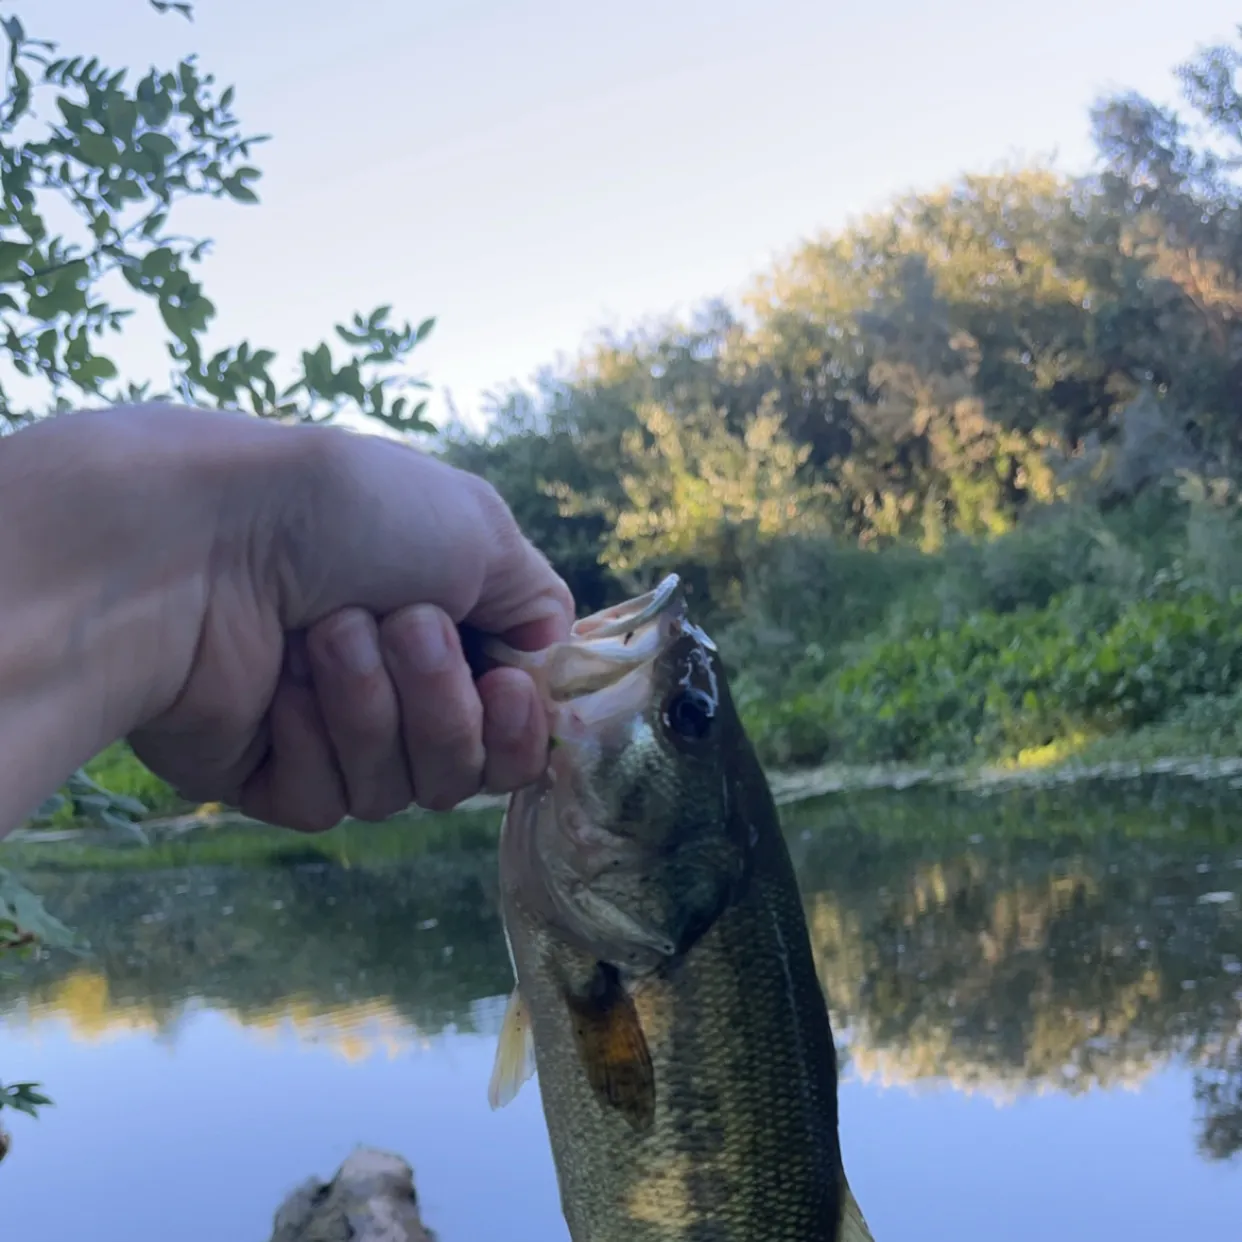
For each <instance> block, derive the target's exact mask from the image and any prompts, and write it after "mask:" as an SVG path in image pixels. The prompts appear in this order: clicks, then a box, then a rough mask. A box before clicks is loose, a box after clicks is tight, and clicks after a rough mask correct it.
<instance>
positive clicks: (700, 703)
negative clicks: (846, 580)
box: [489, 575, 871, 1242]
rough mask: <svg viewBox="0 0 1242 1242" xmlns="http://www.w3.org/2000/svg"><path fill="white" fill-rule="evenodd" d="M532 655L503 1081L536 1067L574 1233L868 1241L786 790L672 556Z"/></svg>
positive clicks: (635, 1241) (506, 842)
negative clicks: (534, 762) (544, 717)
mask: <svg viewBox="0 0 1242 1242" xmlns="http://www.w3.org/2000/svg"><path fill="white" fill-rule="evenodd" d="M489 651H490V654H491V656H492V658H494V659H495V660H497V661H498V662H500V663H507V664H513V665H518V666H520V667H523V668H526V669H527V670H528V671H530V673H531V674H532V675H533V676H534V678H535V680H536V682H537V683H538V685H539V686H540V689H541V691H542V693H543V696H544V699H545V702H546V703H547V705H548V708H549V713H550V718H551V720H552V725H553V728H552V737H553V748H552V751H551V753H550V756H549V763H548V768H547V771H546V772H545V774H544V776H543V778H542V779H541V780H540V781H538V782H537V783H536V784H534V785H531V786H528V787H527V788H525V789H522V790H519V791H518V792H517V793H515V794H514V795H513V796H512V797H511V799H510V802H509V806H508V809H507V811H506V815H505V821H504V826H503V829H502V834H501V844H500V888H501V903H502V914H503V919H504V926H505V933H506V936H507V938H508V942H509V951H510V955H511V957H512V961H513V968H514V974H515V976H516V981H517V982H516V988H515V990H514V992H513V995H512V997H511V998H510V1001H509V1006H508V1009H507V1011H506V1014H505V1018H504V1022H503V1025H502V1029H501V1035H500V1043H499V1047H498V1049H497V1054H496V1064H495V1068H494V1071H493V1075H492V1081H491V1086H490V1098H491V1102H492V1105H493V1107H498V1106H501V1105H503V1104H505V1103H507V1102H508V1101H509V1100H510V1099H512V1098H513V1096H514V1095H515V1094H516V1092H517V1091H518V1090H519V1089H520V1087H521V1086H522V1084H523V1082H525V1080H526V1079H527V1078H529V1077H530V1075H531V1074H532V1073H534V1072H536V1071H537V1072H538V1081H539V1089H540V1093H541V1096H542V1101H543V1109H544V1116H545V1118H546V1121H547V1126H548V1133H549V1137H550V1139H551V1144H552V1151H553V1156H554V1159H555V1164H556V1172H557V1180H558V1183H559V1187H560V1194H561V1205H562V1210H563V1212H564V1215H565V1220H566V1222H567V1224H568V1226H569V1232H570V1235H571V1237H572V1238H573V1242H865V1240H869V1239H870V1238H871V1234H870V1232H869V1231H868V1229H867V1226H866V1224H865V1222H864V1221H863V1217H862V1214H861V1212H860V1211H859V1209H858V1205H857V1203H856V1202H855V1201H854V1198H853V1195H852V1194H851V1192H850V1188H849V1185H848V1183H847V1181H846V1178H845V1173H844V1169H843V1167H842V1163H841V1150H840V1145H839V1141H838V1133H837V1065H836V1050H835V1046H834V1043H833V1035H832V1029H831V1026H830V1024H829V1017H828V1010H827V1006H826V1003H825V999H824V995H823V993H822V991H821V988H820V984H819V979H818V977H817V975H816V971H815V966H814V962H813V959H812V956H811V944H810V939H809V937H808V935H807V928H806V922H805V918H804V914H803V907H802V902H801V898H800V895H799V891H798V886H797V881H796V879H795V876H794V871H793V866H792V864H791V861H790V858H789V854H788V851H787V849H786V847H785V841H784V838H783V836H782V835H781V830H780V825H779V821H778V818H777V812H776V807H775V804H774V802H773V799H772V795H771V792H770V790H769V788H768V784H767V781H766V779H765V777H764V774H763V770H762V769H761V767H760V766H759V761H758V759H757V757H756V755H755V752H754V749H753V747H752V746H751V744H750V741H749V739H748V738H747V737H746V734H745V732H744V730H743V728H742V726H741V723H740V721H739V720H738V716H737V713H736V711H735V709H734V706H733V702H732V699H731V698H730V694H729V689H728V686H727V684H726V681H725V676H724V671H723V669H722V667H721V663H720V660H719V658H718V655H717V651H716V647H715V645H714V644H713V643H712V641H711V640H710V639H709V638H708V636H707V635H706V634H704V633H703V632H702V631H701V630H700V629H699V628H697V627H696V626H695V625H694V624H693V623H692V622H691V621H690V620H689V618H688V616H687V611H686V605H685V600H684V596H683V592H682V590H681V584H680V582H679V580H678V578H677V577H676V575H672V576H670V577H669V578H667V579H665V581H664V582H662V583H661V584H660V586H658V587H657V588H656V589H655V590H654V591H652V592H650V593H648V594H646V595H643V596H640V597H638V598H637V599H634V600H631V601H629V602H628V603H625V604H621V605H618V606H616V607H614V608H610V609H606V610H604V611H603V612H599V613H596V614H595V615H593V616H591V617H588V618H585V619H584V620H581V621H579V622H578V623H577V624H576V625H575V626H574V628H573V632H572V635H571V637H570V639H569V640H568V641H567V642H564V643H560V644H557V645H555V646H553V647H550V648H547V649H545V650H544V651H540V652H537V653H533V654H532V653H521V652H515V651H512V650H510V649H509V648H506V647H504V646H503V645H501V644H497V643H491V644H489Z"/></svg>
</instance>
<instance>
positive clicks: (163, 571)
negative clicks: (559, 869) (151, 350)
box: [6, 406, 573, 831]
mask: <svg viewBox="0 0 1242 1242" xmlns="http://www.w3.org/2000/svg"><path fill="white" fill-rule="evenodd" d="M40 435H42V436H43V437H44V439H45V441H51V440H53V439H54V438H55V437H59V440H60V442H61V443H60V447H59V449H55V450H54V449H53V447H52V445H50V444H45V446H44V449H43V452H44V458H40V457H38V455H37V454H35V455H33V456H32V453H34V448H35V440H36V437H38V436H40ZM23 437H25V440H23ZM19 441H21V442H23V443H25V445H26V456H27V458H28V459H29V460H31V461H35V462H37V461H40V460H50V458H51V457H52V456H55V455H56V453H57V452H58V453H59V454H60V455H61V457H62V459H63V457H64V456H65V455H66V454H68V456H69V457H71V458H74V459H75V460H76V459H77V458H81V459H82V460H83V461H84V462H87V463H88V464H86V465H82V466H81V467H80V468H77V469H76V471H75V467H74V466H73V463H72V462H71V463H69V465H62V471H63V470H69V475H68V476H67V477H69V478H70V479H71V480H72V482H73V487H72V488H71V489H68V491H67V493H66V494H65V495H63V496H62V497H61V499H60V501H59V505H58V507H57V509H56V511H55V521H54V523H53V525H54V526H55V528H56V529H55V530H54V531H52V532H50V533H49V532H48V530H47V529H46V527H47V525H48V523H47V522H46V521H45V522H44V524H43V529H41V530H40V532H39V539H40V541H41V543H42V547H41V548H40V549H37V551H38V552H39V554H40V555H39V556H37V557H33V558H31V557H28V558H27V563H25V564H24V565H23V567H22V568H23V571H24V572H25V573H27V574H28V575H29V576H30V578H31V580H32V582H34V583H35V584H36V585H37V584H39V583H43V584H44V587H45V588H48V589H50V587H56V586H57V584H61V583H64V582H65V581H68V580H70V579H73V578H75V576H77V577H81V576H82V575H85V574H87V573H88V570H87V569H85V568H83V567H84V566H91V567H92V568H91V569H90V570H89V573H90V574H93V575H94V577H95V579H99V578H102V581H94V580H92V583H91V585H90V587H89V589H86V590H84V591H83V592H81V593H80V594H81V595H82V597H83V598H84V599H87V600H89V601H90V604H89V606H88V607H87V606H84V605H83V604H82V602H81V601H80V600H79V602H77V603H76V604H74V605H73V608H74V609H75V610H76V612H77V613H79V614H81V613H83V612H86V613H88V614H89V615H88V616H87V617H86V620H87V621H88V622H89V626H90V632H89V635H88V639H87V641H85V642H84V643H81V642H79V643H77V647H82V648H84V649H85V650H86V652H87V655H86V656H83V655H82V654H81V652H80V651H79V652H78V653H77V655H76V656H75V657H74V658H77V659H80V660H83V661H84V662H85V663H84V668H83V669H81V670H79V671H78V673H77V674H76V675H74V674H71V672H70V671H69V668H68V666H66V665H65V664H64V660H63V659H62V660H61V661H60V663H59V665H58V666H61V667H65V668H66V671H65V673H64V679H65V680H69V679H71V677H72V678H73V680H74V681H75V684H90V683H92V682H93V681H98V679H99V677H102V678H103V689H102V692H101V694H102V701H103V707H102V708H101V712H100V714H101V715H102V716H103V717H104V718H105V719H106V720H107V721H108V722H110V724H109V725H108V726H103V727H104V728H105V730H107V731H106V732H105V735H104V736H102V737H101V738H99V739H98V745H99V746H102V745H105V744H107V742H109V741H111V740H113V737H115V736H116V735H117V734H118V733H119V734H125V735H128V736H129V738H130V740H131V742H132V744H133V746H134V749H135V751H136V753H137V754H138V755H139V757H140V758H141V759H142V760H143V761H144V762H145V763H146V764H147V765H148V766H149V767H150V768H151V769H152V770H153V771H154V772H155V773H157V774H158V775H159V776H161V777H163V778H164V779H166V780H168V781H169V782H170V783H171V784H172V785H174V786H175V787H176V788H177V789H178V790H179V791H181V792H182V793H183V794H184V795H186V796H187V797H190V798H193V799H195V800H218V801H221V802H225V803H227V804H231V805H236V806H238V807H240V808H241V809H242V810H243V811H244V812H246V813H247V814H250V815H253V816H255V817H257V818H260V819H263V820H267V821H269V822H272V823H276V824H282V825H285V826H288V827H292V828H297V829H302V830H307V831H318V830H322V829H326V828H329V827H331V826H332V825H333V824H335V823H337V822H338V821H339V820H340V819H342V818H343V817H344V816H346V815H347V814H348V815H353V816H355V817H357V818H360V819H372V820H374V819H380V818H384V817H386V816H388V815H391V814H394V813H396V812H398V811H400V810H402V809H403V808H405V807H406V806H408V805H409V804H410V803H411V802H416V803H418V804H420V805H422V806H424V807H428V808H433V809H443V808H447V807H449V806H452V805H454V804H456V803H457V802H459V801H461V800H463V799H465V798H467V797H469V796H470V795H472V794H474V793H476V792H478V791H479V790H480V789H481V788H488V789H491V790H493V791H496V792H504V791H507V790H511V789H513V788H515V787H517V786H519V785H521V784H523V783H526V782H527V781H530V780H533V779H535V778H536V777H537V776H538V774H539V772H540V771H542V769H543V766H544V764H545V763H546V757H547V747H548V732H547V721H546V717H545V714H544V711H543V709H542V705H541V704H540V702H539V700H538V697H537V694H536V692H535V688H534V685H533V683H532V682H531V680H530V678H529V677H528V676H527V675H526V674H525V673H523V672H521V671H519V670H516V669H511V668H504V669H495V670H492V671H490V672H488V673H486V674H485V675H484V676H483V677H481V678H480V679H479V680H478V681H477V682H475V680H474V679H473V677H472V676H471V673H470V670H469V668H468V667H467V664H466V661H465V659H464V657H463V654H462V649H461V644H460V641H459V637H458V630H457V626H458V625H459V624H462V623H467V624H470V625H472V626H474V627H475V628H477V629H479V630H483V631H486V632H489V633H494V634H497V635H499V636H502V637H503V638H505V640H506V641H508V642H509V643H511V644H513V645H515V646H522V647H527V648H537V647H541V646H544V645H546V644H548V643H550V642H553V641H556V640H557V639H559V638H562V637H564V636H565V635H566V634H567V632H568V629H569V625H570V623H571V621H572V615H573V604H572V600H571V598H570V595H569V591H568V589H567V588H566V586H565V584H564V583H563V582H562V581H561V580H560V579H559V578H558V577H557V576H556V574H555V573H554V572H553V571H552V570H551V568H550V567H549V566H548V564H547V562H546V561H545V560H544V558H543V557H542V556H541V555H540V554H539V553H538V552H537V551H536V550H535V549H534V548H533V547H532V546H531V545H530V544H529V543H528V542H527V541H526V540H525V539H524V538H523V537H522V535H521V534H520V532H519V531H518V528H517V525H516V523H515V522H514V519H513V517H512V515H511V514H510V513H509V510H508V509H507V507H506V506H505V505H504V504H503V502H502V501H501V500H500V498H499V496H498V495H497V493H496V492H495V491H494V490H493V489H492V488H491V487H489V486H488V485H487V484H485V483H483V482H482V480H480V479H478V478H476V477H475V476H472V475H469V474H466V473H463V472H460V471H457V470H454V469H452V468H450V467H448V466H446V465H444V464H443V463H441V462H439V461H437V460H435V459H434V458H431V457H429V456H426V455H424V454H421V453H418V452H416V451H414V450H413V449H410V448H408V447H407V446H405V445H402V444H397V443H393V442H391V441H386V440H382V439H379V438H377V437H373V436H363V435H358V434H353V433H349V432H346V431H341V430H335V429H329V428H321V427H293V426H283V425H276V424H271V423H265V422H262V421H260V420H258V419H256V418H252V417H250V416H247V415H240V414H223V413H208V412H204V411H198V410H192V409H184V408H178V407H169V406H162V407H161V406H150V407H140V408H128V409H113V410H108V411H96V412H91V413H88V414H76V415H66V416H61V417H58V418H56V419H52V420H50V421H49V424H48V425H47V426H46V427H43V428H36V429H32V430H31V431H28V432H20V433H18V435H17V436H15V437H12V439H11V441H10V443H9V445H8V446H7V448H6V452H9V457H7V458H6V460H8V461H10V462H12V463H13V466H14V469H19V468H20V466H19V462H18V459H17V457H16V456H14V455H13V454H12V453H11V449H13V448H16V447H18V442H19ZM28 468H29V467H28ZM62 593H63V592H62ZM102 600H107V601H110V602H109V604H108V608H107V609H104V607H103V605H102V604H101V603H100V601H102ZM66 607H68V606H66ZM109 610H110V611H109ZM118 617H119V619H118ZM75 641H76V640H75ZM77 647H75V651H76V650H77ZM91 653H95V654H94V655H91ZM88 657H89V658H88ZM77 693H79V696H80V694H81V693H83V692H77Z"/></svg>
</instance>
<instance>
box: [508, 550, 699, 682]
mask: <svg viewBox="0 0 1242 1242" xmlns="http://www.w3.org/2000/svg"><path fill="white" fill-rule="evenodd" d="M688 625H689V622H688V620H687V617H686V600H685V594H684V592H683V589H682V581H681V578H680V576H679V575H678V574H675V573H672V574H668V575H667V576H666V577H665V578H664V579H663V580H662V581H661V582H660V583H659V585H658V586H656V587H655V588H654V589H652V590H650V591H646V592H644V593H643V594H642V595H638V596H635V597H634V598H633V599H629V600H625V601H623V602H622V603H620V604H613V605H612V606H611V607H608V608H604V609H601V610H600V611H598V612H594V613H592V614H591V615H590V616H588V617H583V618H582V619H581V620H579V621H577V622H575V623H574V625H573V626H572V627H571V629H570V633H569V637H568V638H566V639H564V640H563V641H561V642H558V643H553V644H552V645H551V646H548V647H545V648H543V649H542V650H541V651H536V652H522V651H516V650H514V649H513V648H511V647H509V646H507V645H506V644H505V643H503V642H500V641H499V640H497V639H488V640H487V641H486V642H485V644H484V651H485V652H486V654H487V655H489V656H490V657H491V658H492V659H494V660H495V661H496V663H498V664H501V665H509V666H511V667H516V668H522V669H525V670H526V671H528V672H529V673H531V674H532V675H533V676H534V678H535V680H536V682H537V683H538V685H539V689H540V693H541V695H542V697H543V698H544V700H545V702H546V703H548V704H549V705H564V704H567V703H570V702H572V701H574V700H577V699H581V698H583V697H587V696H590V695H593V694H596V693H601V692H603V691H605V690H607V689H608V688H610V687H612V686H615V685H617V684H618V683H620V682H621V681H623V680H625V679H626V678H627V677H628V676H630V675H631V674H632V673H634V672H635V671H636V670H638V669H645V668H650V667H651V666H652V665H653V664H654V663H655V662H656V661H657V660H659V659H660V658H661V657H662V656H663V655H664V653H665V652H666V651H668V649H669V647H670V646H671V645H672V644H673V643H674V642H675V641H676V640H677V638H678V637H679V636H680V635H681V634H683V633H685V632H686V627H687V626H688Z"/></svg>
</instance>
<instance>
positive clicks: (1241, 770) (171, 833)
mask: <svg viewBox="0 0 1242 1242" xmlns="http://www.w3.org/2000/svg"><path fill="white" fill-rule="evenodd" d="M1146 776H1173V777H1181V778H1183V779H1188V780H1194V781H1200V782H1205V783H1206V782H1214V781H1225V782H1228V783H1229V784H1230V785H1233V786H1235V787H1237V788H1242V756H1226V757H1216V756H1210V755H1198V756H1178V755H1169V756H1165V757H1162V758H1157V759H1151V760H1147V761H1142V760H1112V761H1109V762H1105V763H1090V764H1088V763H1076V762H1074V761H1072V760H1070V761H1065V762H1061V763H1057V764H1049V765H1044V766H1035V765H1028V766H1007V765H1001V764H973V765H968V764H959V765H943V766H937V765H928V764H900V763H882V764H881V763H877V764H839V763H825V764H819V765H816V766H813V767H807V768H795V769H788V770H784V771H775V770H774V771H770V772H768V773H767V777H768V783H769V785H770V786H771V789H772V796H773V797H774V799H775V800H776V804H777V805H778V806H790V805H794V804H796V803H799V802H806V801H809V800H811V799H812V798H820V797H824V796H826V795H829V794H836V793H851V792H866V791H873V790H883V789H888V790H891V791H893V792H894V793H900V792H901V791H903V790H906V789H912V788H915V787H918V786H923V785H933V786H937V785H938V786H952V787H955V788H957V789H959V790H963V791H967V792H972V793H978V794H981V795H982V794H989V793H1003V792H1005V791H1007V790H1011V789H1024V788H1025V789H1031V788H1040V787H1052V786H1066V785H1074V784H1079V783H1081V782H1083V781H1110V782H1122V781H1134V780H1139V779H1141V778H1143V777H1146ZM506 802H507V796H505V795H496V794H476V795H475V796H474V797H473V798H468V799H466V801H464V802H461V803H458V805H457V806H455V807H454V808H453V809H452V810H451V811H446V812H442V813H441V814H444V815H459V814H463V813H465V814H479V813H481V812H486V811H499V810H502V809H503V808H504V806H505V803H506ZM415 813H416V814H418V815H425V814H429V813H428V812H423V811H416V812H415ZM357 822H360V821H356V820H352V819H346V820H343V821H342V824H348V823H357ZM138 823H139V825H140V827H141V828H142V829H143V831H144V832H149V833H151V834H153V835H154V836H157V837H158V838H160V839H161V840H176V839H177V838H179V837H184V836H187V835H188V834H190V833H192V832H196V831H199V830H201V829H211V828H222V827H233V828H255V829H270V828H271V827H272V825H270V824H266V823H264V822H263V821H262V820H257V819H251V818H250V817H249V816H246V815H243V814H241V813H240V812H236V811H229V810H226V809H224V808H221V807H218V806H214V805H206V806H203V807H200V808H198V809H196V810H192V811H187V812H184V813H182V814H180V815H164V816H154V817H152V818H151V819H145V820H139V821H138ZM107 835H108V834H105V833H101V831H100V830H99V829H98V828H94V827H70V828H55V829H39V828H18V829H15V830H14V831H13V832H11V833H9V835H8V836H7V837H6V838H5V839H4V841H3V842H0V847H2V846H3V845H5V844H10V845H22V844H27V845H28V844H39V845H51V844H55V843H57V842H66V843H68V842H74V841H82V840H84V839H85V840H93V841H100V840H101V838H105V837H106V836H107Z"/></svg>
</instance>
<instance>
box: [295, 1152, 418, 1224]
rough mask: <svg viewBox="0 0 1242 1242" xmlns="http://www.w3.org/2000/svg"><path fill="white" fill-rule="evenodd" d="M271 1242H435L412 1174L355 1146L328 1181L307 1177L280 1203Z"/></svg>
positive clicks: (395, 1159)
mask: <svg viewBox="0 0 1242 1242" xmlns="http://www.w3.org/2000/svg"><path fill="white" fill-rule="evenodd" d="M272 1242H435V1235H434V1234H432V1233H431V1231H430V1230H429V1229H427V1227H426V1226H425V1225H424V1224H423V1222H422V1218H421V1216H420V1215H419V1212H418V1196H417V1194H416V1193H415V1191H414V1170H413V1169H411V1168H410V1166H409V1165H408V1164H407V1163H406V1162H405V1161H404V1160H402V1159H401V1157H400V1156H394V1155H393V1154H392V1153H391V1152H386V1151H377V1150H375V1148H373V1147H359V1148H357V1149H356V1150H355V1151H354V1152H353V1153H352V1154H351V1155H350V1156H349V1158H348V1159H347V1160H346V1161H345V1163H344V1164H342V1165H341V1167H340V1169H339V1170H338V1171H337V1174H336V1176H335V1177H334V1178H333V1179H332V1180H331V1181H330V1182H322V1181H320V1180H319V1178H317V1177H312V1178H310V1179H309V1180H308V1181H306V1182H304V1183H303V1184H302V1185H301V1186H299V1187H298V1188H297V1189H296V1190H294V1191H293V1192H292V1193H291V1194H290V1195H289V1197H288V1198H287V1199H286V1200H285V1201H284V1203H282V1204H281V1206H280V1210H279V1211H278V1212H277V1213H276V1220H275V1223H274V1224H273V1227H272Z"/></svg>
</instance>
